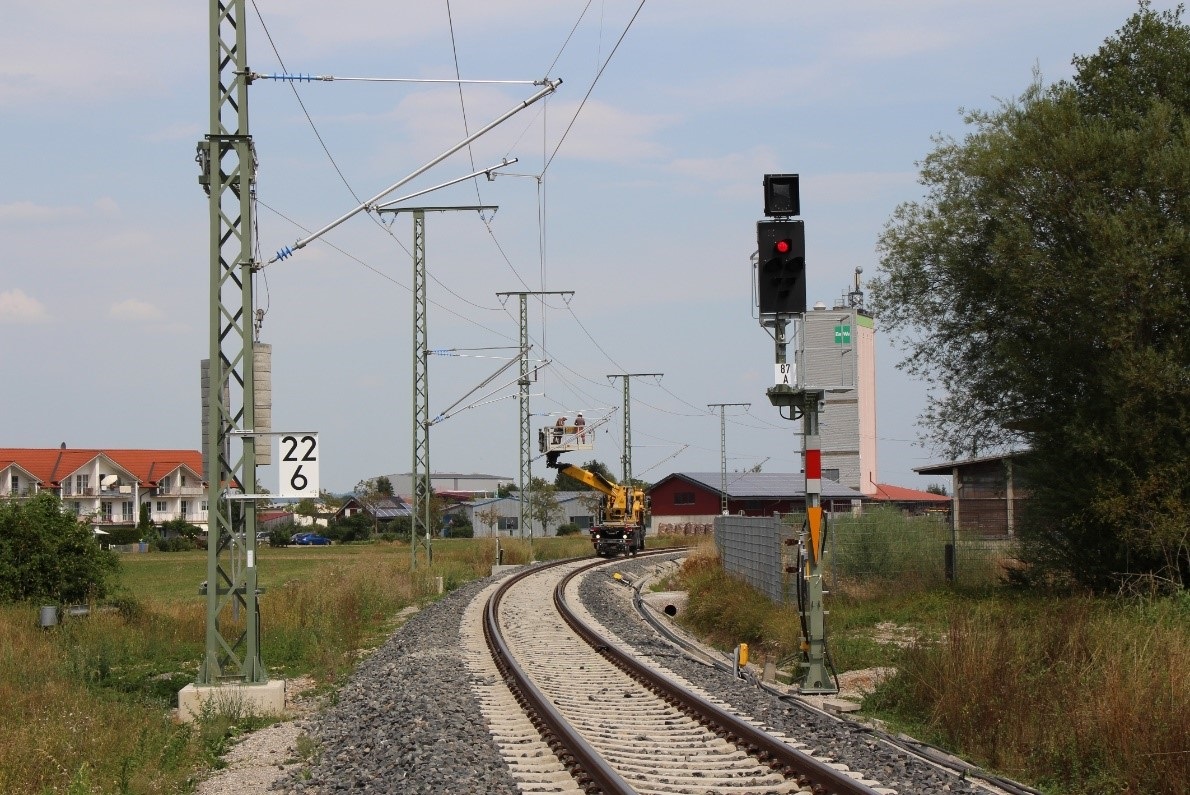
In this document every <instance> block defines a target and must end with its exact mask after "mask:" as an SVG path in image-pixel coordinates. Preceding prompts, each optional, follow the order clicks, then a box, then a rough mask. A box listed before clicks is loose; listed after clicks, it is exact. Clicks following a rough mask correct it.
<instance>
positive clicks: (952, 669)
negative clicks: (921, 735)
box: [875, 598, 1190, 795]
mask: <svg viewBox="0 0 1190 795" xmlns="http://www.w3.org/2000/svg"><path fill="white" fill-rule="evenodd" d="M1188 650H1190V604H1187V603H1186V602H1178V601H1176V600H1173V601H1161V602H1149V603H1143V604H1142V603H1125V604H1120V603H1113V602H1107V601H1103V600H1096V599H1090V598H1072V599H1066V600H1052V601H1051V600H1044V601H1043V600H1023V601H1022V600H1019V599H1014V600H986V601H985V602H983V603H980V604H975V605H968V606H965V607H964V608H963V609H960V610H956V611H955V612H954V614H953V615H952V617H951V620H950V623H949V627H948V630H947V632H946V634H945V636H944V637H943V638H942V639H941V640H940V641H939V642H936V643H928V644H920V645H918V646H915V647H914V648H912V649H911V650H910V651H909V652H908V653H907V655H906V657H905V659H904V661H903V663H902V671H901V674H900V676H898V677H897V679H895V680H894V681H893V682H891V683H889V686H888V688H887V689H886V691H885V692H883V693H882V694H881V695H880V696H879V697H878V699H876V701H875V703H882V704H884V705H885V706H888V707H895V708H897V709H899V710H902V711H904V712H905V713H906V714H908V715H909V716H911V718H912V719H913V720H915V721H917V722H918V723H919V724H920V725H922V726H923V727H925V729H926V730H928V731H930V732H933V733H934V734H935V735H936V736H937V738H938V739H940V740H942V741H944V742H946V743H947V744H948V745H950V746H952V747H957V748H960V749H962V750H963V751H964V752H965V753H967V754H970V755H972V756H974V757H975V758H978V759H980V760H981V761H983V762H984V763H985V764H987V765H989V766H991V767H994V768H996V769H1000V770H1006V771H1009V772H1010V773H1012V774H1014V775H1021V776H1024V777H1026V778H1028V779H1032V780H1034V781H1037V782H1040V783H1042V784H1043V785H1046V786H1049V787H1052V788H1054V791H1058V792H1063V793H1077V794H1078V795H1082V794H1083V793H1086V795H1091V793H1101V792H1113V793H1127V794H1133V793H1134V794H1135V795H1140V793H1153V794H1154V795H1164V794H1168V795H1174V794H1175V793H1179V794H1183V793H1185V792H1187V784H1186V782H1187V781H1190V657H1188V656H1187V651H1188Z"/></svg>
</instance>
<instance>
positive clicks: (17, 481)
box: [8, 475, 21, 495]
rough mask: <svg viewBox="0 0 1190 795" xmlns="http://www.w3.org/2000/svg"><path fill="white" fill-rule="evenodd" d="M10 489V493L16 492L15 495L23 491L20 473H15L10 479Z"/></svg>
mask: <svg viewBox="0 0 1190 795" xmlns="http://www.w3.org/2000/svg"><path fill="white" fill-rule="evenodd" d="M8 491H9V494H14V495H15V494H20V493H21V478H20V475H13V476H12V480H10V481H9V487H8Z"/></svg>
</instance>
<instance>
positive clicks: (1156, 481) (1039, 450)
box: [871, 3, 1190, 588]
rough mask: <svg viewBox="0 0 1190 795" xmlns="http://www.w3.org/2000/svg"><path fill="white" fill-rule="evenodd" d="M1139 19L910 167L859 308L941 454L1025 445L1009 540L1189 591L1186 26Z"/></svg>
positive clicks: (1053, 564) (1104, 571) (1096, 570)
mask: <svg viewBox="0 0 1190 795" xmlns="http://www.w3.org/2000/svg"><path fill="white" fill-rule="evenodd" d="M1182 13H1183V11H1182V8H1181V7H1179V8H1177V9H1176V10H1172V11H1165V12H1160V13H1157V12H1154V11H1152V10H1151V9H1150V8H1149V5H1148V4H1147V3H1142V4H1141V6H1140V8H1139V10H1138V11H1137V12H1136V13H1135V14H1134V15H1133V16H1132V17H1131V18H1129V19H1128V21H1127V22H1126V23H1125V25H1124V26H1123V27H1122V28H1121V29H1120V30H1119V31H1117V33H1116V35H1115V36H1114V37H1112V38H1109V39H1108V40H1107V41H1106V42H1105V43H1104V44H1103V46H1102V47H1101V48H1100V49H1099V51H1098V52H1097V53H1095V54H1094V55H1091V56H1087V57H1076V58H1075V59H1074V65H1075V67H1076V74H1075V76H1074V77H1073V78H1072V80H1071V81H1063V82H1060V83H1057V84H1055V85H1053V86H1050V87H1048V88H1047V87H1045V86H1043V85H1042V83H1041V81H1040V79H1039V78H1038V79H1035V80H1034V83H1033V84H1032V85H1031V86H1030V87H1029V88H1028V89H1027V90H1026V91H1025V93H1024V94H1023V95H1022V96H1021V97H1020V98H1019V99H1016V100H1013V101H1009V102H1005V103H1002V105H1001V107H999V108H998V109H997V110H995V111H992V112H973V113H970V114H968V115H967V117H966V120H967V122H968V124H969V125H970V126H971V127H972V130H971V131H970V132H969V133H968V135H967V136H966V137H965V138H964V139H963V140H962V141H956V140H953V139H949V138H940V139H937V140H936V141H935V144H936V148H935V149H934V151H933V152H931V153H930V154H929V155H928V156H927V157H926V159H925V161H924V163H923V164H922V167H921V181H922V183H923V184H924V186H925V187H926V191H927V193H926V198H925V199H924V200H923V201H921V202H912V203H908V204H904V205H902V206H900V207H898V208H897V209H896V210H895V212H894V214H893V217H892V219H891V220H890V221H889V223H888V225H887V227H886V229H885V231H884V233H883V235H882V237H881V240H880V244H879V248H880V254H881V263H880V269H881V271H880V274H879V277H878V278H877V279H876V280H875V281H874V282H873V284H872V285H871V287H872V294H873V308H874V309H875V311H876V313H877V314H878V315H879V317H880V320H881V322H882V323H883V324H884V325H885V326H886V327H887V328H889V329H891V330H892V331H893V332H894V336H896V337H898V338H899V340H900V341H901V343H902V345H903V347H904V349H905V350H906V352H907V357H906V358H905V359H904V360H903V361H902V363H901V365H900V366H901V367H902V368H904V369H907V370H908V371H909V372H911V373H914V374H916V375H919V376H921V377H923V378H924V379H926V380H927V382H928V383H929V384H930V385H931V387H932V392H931V397H930V400H929V404H928V405H927V409H926V412H925V414H924V415H923V417H922V427H923V429H924V430H925V436H926V438H927V439H930V440H932V441H933V442H934V443H935V446H936V447H938V448H940V449H941V450H942V451H944V452H945V454H947V455H949V456H954V457H957V456H960V455H976V454H980V453H984V452H989V451H995V450H998V449H1005V448H1011V447H1018V446H1027V447H1028V448H1029V449H1030V450H1031V453H1030V455H1029V456H1028V457H1027V458H1026V459H1025V461H1024V464H1023V467H1022V468H1023V470H1024V471H1023V472H1022V474H1023V475H1024V477H1025V478H1027V480H1028V483H1029V484H1030V488H1031V491H1032V498H1031V499H1030V500H1029V502H1028V505H1027V508H1026V513H1025V516H1024V526H1023V529H1022V540H1023V541H1024V542H1025V545H1026V547H1025V549H1026V554H1027V556H1028V558H1029V559H1030V561H1031V562H1033V563H1034V564H1036V565H1037V567H1038V568H1039V569H1041V570H1043V571H1048V572H1051V573H1053V572H1058V573H1062V574H1066V575H1070V576H1072V577H1073V578H1074V579H1075V580H1076V581H1078V582H1081V583H1083V584H1086V585H1090V586H1092V587H1097V588H1110V587H1114V586H1115V585H1116V584H1117V583H1118V581H1119V578H1120V577H1121V576H1124V575H1127V574H1129V573H1132V574H1136V573H1142V574H1154V575H1158V576H1160V577H1163V578H1167V579H1170V580H1173V581H1175V582H1177V583H1180V584H1182V585H1185V583H1186V582H1187V581H1188V578H1190V539H1188V533H1190V530H1188V528H1190V511H1188V509H1187V504H1188V501H1187V497H1188V496H1190V438H1188V436H1190V377H1188V376H1187V373H1188V372H1190V338H1188V332H1190V297H1188V289H1187V285H1188V284H1190V126H1188V125H1187V123H1186V120H1187V113H1188V112H1190V29H1188V28H1187V27H1186V25H1185V24H1183V22H1182V19H1181V17H1182Z"/></svg>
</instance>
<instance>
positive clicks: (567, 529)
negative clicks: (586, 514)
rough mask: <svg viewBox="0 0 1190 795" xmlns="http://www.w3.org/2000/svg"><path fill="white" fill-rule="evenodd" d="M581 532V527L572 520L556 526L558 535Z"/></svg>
mask: <svg viewBox="0 0 1190 795" xmlns="http://www.w3.org/2000/svg"><path fill="white" fill-rule="evenodd" d="M581 532H582V528H581V527H579V526H578V525H576V524H575V523H574V522H567V523H566V524H564V525H559V526H558V535H560V536H572V535H577V534H579V533H581Z"/></svg>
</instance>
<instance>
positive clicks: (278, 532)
mask: <svg viewBox="0 0 1190 795" xmlns="http://www.w3.org/2000/svg"><path fill="white" fill-rule="evenodd" d="M288 544H289V534H288V533H286V532H285V528H283V527H274V528H273V529H272V530H270V531H269V546H270V547H273V548H274V549H276V548H278V547H283V546H286V545H288Z"/></svg>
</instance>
